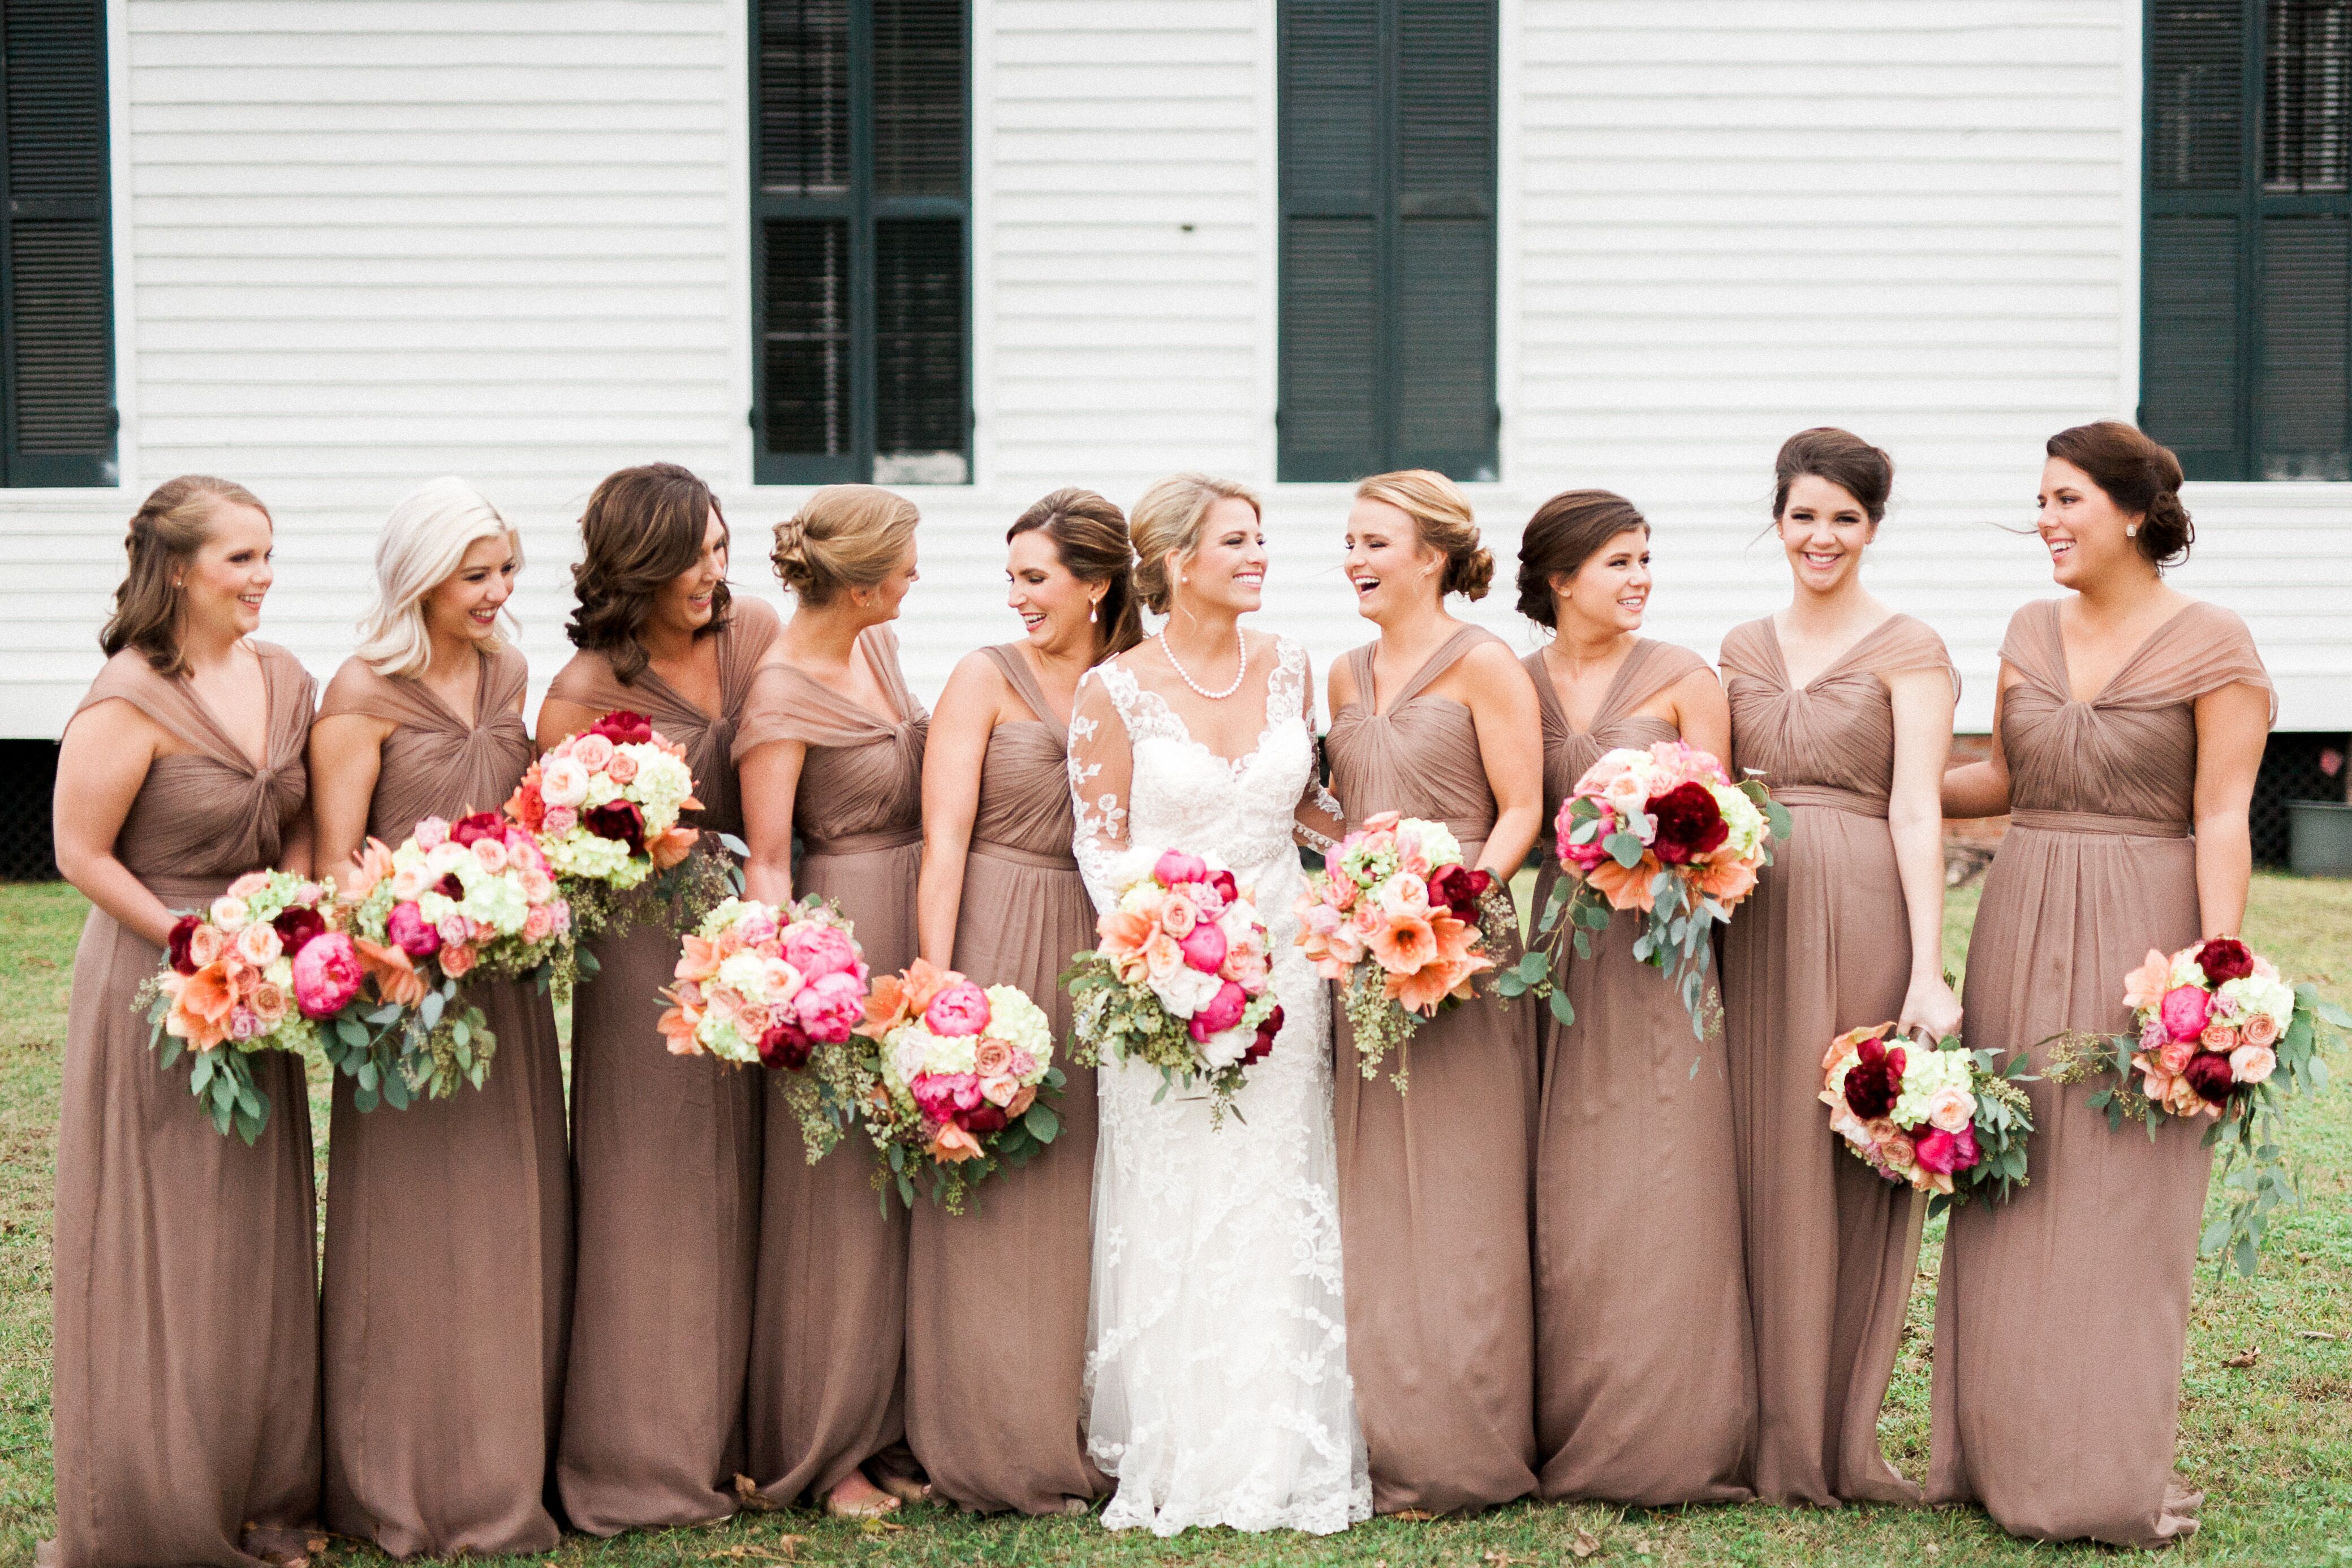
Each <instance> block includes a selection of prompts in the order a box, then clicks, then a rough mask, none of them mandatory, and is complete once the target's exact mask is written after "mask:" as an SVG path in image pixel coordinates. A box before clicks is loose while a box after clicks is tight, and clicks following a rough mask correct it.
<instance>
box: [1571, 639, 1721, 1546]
mask: <svg viewBox="0 0 2352 1568" xmlns="http://www.w3.org/2000/svg"><path fill="white" fill-rule="evenodd" d="M1527 667H1528V674H1529V675H1531V676H1533V677H1534V678H1535V683H1536V694H1537V696H1538V698H1540V699H1541V700H1542V702H1543V731H1544V837H1543V840H1542V854H1543V867H1542V869H1541V871H1540V872H1539V873H1538V876H1537V879H1536V896H1535V909H1536V912H1537V914H1538V916H1540V915H1541V913H1542V911H1543V908H1544V904H1545V901H1546V900H1549V898H1550V897H1551V890H1552V888H1553V886H1554V885H1555V884H1556V883H1558V881H1559V855H1558V851H1557V849H1556V848H1555V847H1554V842H1553V837H1552V832H1551V824H1552V823H1553V822H1554V821H1555V820H1556V819H1557V818H1558V816H1559V803H1560V801H1561V799H1562V798H1563V797H1565V796H1566V795H1568V793H1569V792H1570V790H1571V789H1573V788H1575V786H1576V781H1577V780H1578V779H1580V778H1582V777H1583V776H1584V773H1585V772H1586V770H1587V769H1589V768H1591V766H1592V764H1593V763H1597V762H1599V761H1600V760H1601V753H1602V752H1608V751H1612V750H1614V749H1615V748H1617V747H1620V746H1640V747H1647V746H1649V745H1651V744H1652V743H1654V742H1658V741H1672V740H1675V739H1678V738H1679V737H1678V735H1677V733H1676V731H1675V727H1674V724H1673V723H1672V721H1668V720H1665V719H1661V718H1657V717H1654V716H1652V715H1649V714H1644V713H1642V712H1640V711H1638V710H1639V709H1640V708H1641V707H1642V705H1643V703H1645V702H1648V701H1649V700H1651V699H1652V698H1654V697H1655V696H1657V694H1658V693H1659V692H1661V691H1664V689H1666V688H1668V687H1670V686H1672V685H1674V684H1675V682H1677V681H1679V680H1681V679H1683V678H1684V677H1685V676H1688V675H1690V674H1692V673H1694V672H1696V671H1702V670H1705V669H1706V660H1705V659H1703V658H1699V656H1698V655H1696V654H1695V653H1693V652H1691V651H1690V650H1689V649H1688V648H1683V647H1675V645H1673V644H1672V643H1663V642H1652V641H1650V640H1648V639H1646V638H1644V639H1643V640H1641V641H1639V642H1636V643H1635V644H1634V645H1633V651H1632V652H1630V653H1629V654H1627V655H1626V657H1625V662H1624V663H1623V664H1622V665H1620V666H1619V667H1618V670H1617V674H1616V677H1615V679H1613V680H1612V682H1611V683H1610V686H1609V689H1608V691H1607V692H1606V693H1605V694H1604V695H1603V696H1602V698H1601V706H1600V708H1599V709H1598V710H1595V711H1594V713H1593V715H1592V727H1591V729H1590V730H1581V731H1580V730H1577V729H1575V728H1574V727H1573V726H1571V725H1570V722H1569V719H1568V713H1567V710H1565V709H1563V708H1562V707H1561V706H1560V702H1559V691H1558V689H1556V688H1555V687H1554V686H1553V685H1552V679H1551V672H1550V670H1549V669H1548V668H1545V665H1544V657H1543V655H1542V653H1541V652H1539V651H1538V652H1536V653H1531V654H1529V655H1528V658H1527ZM1743 918H1745V914H1744V913H1743V914H1741V915H1738V916H1735V917H1734V919H1735V921H1736V920H1738V919H1743ZM1640 929H1641V928H1640V926H1639V924H1638V923H1637V922H1636V921H1634V919H1633V917H1632V916H1630V915H1619V916H1617V917H1616V918H1615V919H1613V920H1612V921H1610V923H1609V929H1608V930H1607V931H1601V932H1598V933H1596V934H1595V935H1594V937H1593V941H1592V956H1591V958H1578V957H1576V956H1575V949H1574V948H1573V947H1568V948H1566V949H1565V951H1566V952H1567V953H1568V956H1567V958H1566V959H1565V960H1564V961H1563V962H1562V963H1561V965H1560V967H1559V975H1558V979H1559V984H1560V986H1561V988H1562V989H1563V990H1564V991H1566V993H1567V994H1568V998H1569V1000H1570V1002H1572V1003H1573V1004H1575V1006H1576V1022H1575V1023H1574V1024H1572V1025H1570V1026H1567V1027H1565V1028H1563V1027H1561V1026H1560V1025H1559V1023H1557V1022H1556V1021H1554V1019H1553V1018H1552V1016H1551V1013H1550V1010H1549V1008H1548V1007H1547V1008H1544V1009H1543V1010H1542V1011H1541V1012H1540V1013H1539V1015H1538V1018H1539V1023H1538V1026H1539V1027H1540V1028H1541V1029H1542V1031H1543V1102H1542V1115H1541V1119H1540V1121H1539V1122H1538V1130H1537V1134H1536V1264H1535V1269H1536V1438H1537V1444H1538V1450H1539V1451H1540V1453H1541V1455H1542V1471H1541V1478H1540V1479H1541V1481H1542V1489H1543V1495H1544V1496H1545V1497H1547V1498H1550V1499H1564V1498H1599V1499H1604V1500H1608V1501H1611V1502H1626V1503H1638V1504H1641V1505H1643V1506H1644V1507H1651V1508H1655V1507H1663V1506H1666V1505H1670V1504H1675V1503H1685V1502H1735V1501H1738V1500H1743V1499H1745V1498H1746V1497H1747V1496H1748V1488H1747V1487H1746V1486H1745V1485H1744V1484H1742V1481H1741V1479H1740V1478H1741V1475H1742V1473H1743V1471H1744V1469H1745V1468H1746V1463H1747V1455H1748V1429H1749V1426H1750V1425H1751V1423H1752V1422H1753V1420H1754V1417H1755V1409H1756V1403H1755V1379H1756V1355H1755V1342H1754V1339H1753V1330H1752V1328H1751V1327H1750V1325H1749V1322H1748V1276H1747V1267H1746V1262H1745V1260H1744V1258H1742V1256H1741V1250H1740V1229H1739V1187H1738V1173H1737V1170H1736V1162H1735V1160H1734V1158H1733V1141H1732V1131H1731V1128H1732V1121H1731V1079H1730V1076H1729V1073H1728V1072H1727V1069H1726V1068H1725V1065H1724V1043H1723V1039H1722V1037H1721V1035H1720V1033H1718V1034H1717V1037H1715V1038H1713V1039H1710V1040H1706V1041H1705V1042H1702V1041H1700V1040H1699V1039H1698V1038H1697V1037H1696V1035H1695V1034H1694V1032H1693V1031H1692V1028H1691V1021H1690V1015H1689V1014H1688V1013H1686V1012H1685V1011H1684V1010H1683V1005H1682V999H1681V998H1680V997H1679V996H1678V995H1676V994H1675V986H1674V984H1673V983H1672V982H1671V981H1670V980H1669V979H1668V978H1667V977H1666V976H1665V975H1663V974H1661V973H1658V972H1657V971H1656V970H1654V969H1652V968H1651V967H1650V966H1649V965H1647V964H1645V963H1642V962H1641V961H1640V960H1638V959H1636V958H1635V957H1634V956H1633V939H1634V937H1635V936H1636V935H1638V934H1639V931H1640ZM1708 990H1709V991H1710V992H1712V991H1713V990H1714V987H1713V985H1711V984H1710V986H1709V987H1708ZM1661 1242H1663V1243H1664V1245H1659V1244H1660V1243H1661Z"/></svg>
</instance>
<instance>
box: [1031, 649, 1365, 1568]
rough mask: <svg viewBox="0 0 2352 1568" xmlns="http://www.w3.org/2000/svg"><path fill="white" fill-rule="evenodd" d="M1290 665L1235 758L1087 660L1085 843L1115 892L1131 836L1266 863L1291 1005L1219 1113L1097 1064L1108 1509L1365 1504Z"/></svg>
mask: <svg viewBox="0 0 2352 1568" xmlns="http://www.w3.org/2000/svg"><path fill="white" fill-rule="evenodd" d="M1273 665H1274V668H1272V670H1271V671H1270V672H1269V674H1268V676H1267V678H1266V680H1267V685H1266V699H1265V730H1264V731H1263V732H1261V733H1260V735H1259V736H1258V742H1257V745H1256V748H1255V750H1253V751H1252V752H1250V753H1249V754H1248V755H1247V756H1245V757H1243V758H1241V759H1239V760H1238V761H1228V760H1226V759H1225V758H1223V757H1220V756H1218V755H1217V754H1216V753H1215V752H1212V751H1210V750H1209V749H1208V747H1206V746H1204V745H1202V743H1201V742H1197V741H1195V740H1193V739H1192V735H1191V734H1190V733H1189V732H1188V731H1187V730H1186V729H1185V727H1184V723H1183V721H1182V720H1181V719H1180V718H1179V717H1178V716H1177V714H1176V712H1175V711H1174V710H1173V709H1171V707H1170V706H1169V705H1168V703H1167V702H1166V701H1165V700H1162V699H1161V698H1160V696H1159V695H1158V694H1157V693H1154V692H1150V691H1147V690H1143V689H1139V687H1138V685H1137V683H1136V680H1135V678H1134V677H1133V676H1132V675H1130V674H1129V673H1128V672H1127V671H1126V670H1124V669H1121V668H1118V667H1116V666H1108V665H1107V666H1104V667H1102V668H1098V669H1097V670H1095V671H1093V672H1091V673H1089V674H1088V675H1087V678H1086V679H1085V681H1084V682H1083V683H1082V684H1081V686H1080V688H1079V691H1078V700H1077V711H1076V714H1075V715H1074V717H1073V720H1072V722H1071V725H1070V745H1071V761H1070V773H1071V786H1072V791H1073V794H1074V795H1075V796H1076V801H1077V810H1078V860H1079V865H1080V867H1081V868H1082V869H1084V870H1085V871H1086V872H1087V885H1088V888H1089V889H1090V890H1091V891H1092V892H1093V894H1094V897H1095V900H1096V903H1097V907H1100V906H1103V905H1105V904H1106V903H1107V902H1108V897H1109V894H1108V882H1107V878H1108V873H1109V871H1110V869H1111V868H1112V867H1113V866H1114V865H1115V864H1116V863H1117V858H1118V857H1120V856H1123V855H1129V854H1137V853H1139V852H1141V851H1145V850H1149V851H1150V852H1152V853H1155V854H1156V853H1157V851H1159V850H1161V849H1168V848H1181V849H1185V850H1189V851H1192V852H1193V853H1196V854H1197V853H1204V852H1205V853H1208V854H1213V855H1217V856H1222V857H1223V858H1224V859H1225V861H1226V862H1227V863H1228V864H1229V865H1231V866H1232V867H1233V868H1234V875H1235V876H1236V877H1237V878H1238V879H1241V880H1242V881H1244V882H1250V881H1255V884H1256V901H1257V906H1258V910H1259V912H1260V914H1261V916H1262V917H1263V918H1264V919H1265V922H1266V926H1267V929H1268V932H1269V934H1270V936H1271V938H1272V946H1273V975H1274V984H1275V990H1276V994H1277V995H1278V996H1279V998H1280V999H1281V1002H1282V1007H1283V1016H1284V1021H1283V1027H1282V1032H1281V1034H1280V1035H1279V1036H1278V1037H1276V1041H1275V1046H1274V1050H1273V1053H1272V1054H1271V1055H1270V1056H1268V1057H1266V1058H1265V1059H1264V1060H1262V1061H1260V1062H1258V1063H1257V1064H1256V1065H1255V1067H1253V1068H1250V1071H1249V1081H1248V1082H1247V1083H1246V1084H1245V1085H1244V1088H1243V1089H1242V1090H1241V1092H1240V1094H1239V1095H1238V1096H1237V1097H1236V1099H1235V1100H1234V1111H1235V1112H1237V1113H1238V1114H1234V1113H1228V1114H1227V1116H1226V1117H1225V1119H1224V1121H1223V1125H1222V1126H1218V1127H1212V1125H1211V1124H1210V1119H1209V1106H1208V1102H1207V1100H1206V1098H1205V1096H1188V1095H1182V1094H1180V1093H1177V1092H1170V1093H1168V1094H1167V1095H1166V1096H1165V1098H1161V1097H1160V1094H1161V1081H1160V1074H1159V1072H1158V1070H1157V1069H1155V1068H1150V1067H1145V1066H1142V1065H1139V1064H1138V1065H1133V1066H1128V1067H1123V1068H1119V1067H1112V1066H1110V1065H1108V1064H1106V1065H1105V1066H1104V1068H1102V1071H1101V1073H1100V1075H1099V1083H1100V1086H1101V1089H1100V1093H1101V1107H1102V1126H1101V1132H1100V1136H1099V1142H1097V1152H1096V1156H1095V1195H1094V1289H1093V1301H1092V1307H1091V1312H1090V1321H1089V1331H1088V1348H1087V1390H1088V1394H1087V1397H1088V1425H1087V1452H1088V1453H1089V1454H1090V1455H1091V1456H1092V1458H1094V1460H1095V1462H1096V1463H1097V1465H1099V1466H1100V1467H1101V1468H1102V1469H1103V1470H1104V1472H1105V1473H1106V1474H1108V1475H1111V1476H1114V1477H1116V1478H1117V1479H1118V1492H1117V1494H1116V1495H1115V1496H1114V1497H1113V1498H1112V1499H1111V1500H1110V1502H1109V1504H1108V1507H1106V1508H1105V1510H1104V1511H1103V1522H1104V1523H1105V1524H1106V1525H1108V1526H1109V1527H1110V1528H1112V1529H1115V1530H1117V1529H1127V1528H1132V1527H1135V1526H1145V1527H1148V1528H1150V1530H1151V1531H1153V1532H1155V1533H1156V1534H1160V1535H1173V1534H1175V1533H1176V1532H1177V1531H1181V1530H1184V1529H1186V1528H1188V1527H1190V1526H1193V1525H1214V1524H1224V1525H1231V1526H1233V1527H1234V1528H1235V1529H1238V1530H1272V1529H1277V1528H1289V1529H1295V1530H1303V1531H1315V1532H1318V1533H1328V1532H1329V1531H1339V1530H1344V1529H1346V1528H1347V1527H1348V1526H1349V1524H1351V1523H1354V1522H1355V1521H1358V1520H1361V1519H1366V1518H1369V1517H1370V1514H1371V1484H1370V1479H1368V1476H1367V1473H1366V1469H1365V1462H1364V1438H1363V1431H1362V1428H1361V1426H1360V1425H1359V1423H1358V1421H1357V1418H1356V1401H1355V1392H1354V1385H1353V1384H1351V1382H1350V1381H1349V1375H1348V1345H1347V1315H1346V1313H1345V1311H1344V1310H1343V1309H1342V1307H1341V1304H1340V1280H1339V1188H1338V1157H1337V1154H1336V1152H1335V1150H1334V1146H1333V1141H1332V1131H1331V1022H1330V1013H1329V1007H1328V1002H1327V998H1326V994H1325V990H1324V986H1323V983H1322V982H1321V981H1320V980H1319V979H1318V977H1317V976H1316V974H1315V972H1314V970H1313V968H1312V967H1311V966H1310V965H1309V964H1308V963H1307V961H1306V959H1305V956H1304V955H1303V954H1302V953H1300V952H1299V951H1298V949H1297V945H1296V937H1297V916H1296V915H1295V914H1294V913H1293V912H1292V911H1293V907H1294V905H1295V903H1296V901H1297V897H1298V894H1299V893H1300V892H1301V891H1302V890H1303V889H1304V885H1305V884H1304V879H1303V878H1302V876H1301V874H1300V871H1299V866H1298V854H1297V849H1296V847H1294V841H1293V837H1292V836H1293V833H1294V831H1296V830H1297V817H1298V816H1299V815H1300V813H1301V811H1302V800H1305V801H1306V802H1307V805H1306V806H1305V807H1304V808H1303V809H1304V810H1305V811H1306V812H1307V814H1308V815H1313V814H1314V813H1315V812H1316V810H1317V807H1316V806H1315V805H1314V803H1315V802H1316V801H1318V799H1319V800H1320V801H1323V802H1328V799H1329V797H1328V795H1322V794H1321V792H1320V789H1319V786H1318V784H1316V781H1315V765H1314V742H1313V739H1312V736H1311V733H1310V731H1309V730H1308V727H1307V719H1306V714H1307V706H1308V696H1307V658H1306V654H1305V652H1304V650H1303V649H1301V648H1300V647H1298V646H1297V644H1295V643H1291V642H1289V641H1286V640H1284V641H1280V642H1278V643H1277V644H1276V656H1275V658H1274V661H1273ZM1242 700H1248V699H1247V697H1246V696H1244V698H1243V699H1242ZM1331 826H1334V827H1335V829H1336V827H1337V826H1338V823H1337V820H1336V817H1335V818H1334V819H1333V820H1332V823H1331ZM1155 1100H1156V1101H1157V1103H1155Z"/></svg>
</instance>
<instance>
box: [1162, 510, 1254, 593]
mask: <svg viewBox="0 0 2352 1568" xmlns="http://www.w3.org/2000/svg"><path fill="white" fill-rule="evenodd" d="M1174 565H1175V576H1176V595H1177V597H1178V598H1180V599H1189V600H1191V601H1192V604H1194V605H1197V606H1199V607H1201V608H1202V609H1209V608H1215V609H1220V610H1223V611H1225V612H1226V613H1227V614H1229V615H1236V616H1245V615H1247V614H1249V613H1250V612H1251V611H1252V610H1255V609H1256V608H1257V607H1258V605H1260V604H1262V603H1263V602H1264V601H1265V525H1264V524H1263V523H1261V522H1260V521H1258V515H1257V508H1255V507H1254V506H1252V505H1250V503H1249V502H1247V501H1245V500H1238V499H1236V498H1234V497H1233V496H1223V497H1220V498H1219V499H1218V500H1217V501H1216V503H1215V504H1214V505H1213V506H1212V507H1210V508H1209V513H1208V515H1207V516H1206V517H1204V518H1202V520H1201V542H1199V543H1198V544H1196V545H1194V546H1193V548H1192V554H1191V555H1189V556H1180V557H1179V558H1178V559H1177V560H1176V562H1175V563H1174Z"/></svg>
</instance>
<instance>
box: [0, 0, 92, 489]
mask: <svg viewBox="0 0 2352 1568" xmlns="http://www.w3.org/2000/svg"><path fill="white" fill-rule="evenodd" d="M0 63H4V64H5V68H0V99H5V102H0V125H5V136H6V156H5V160H0V162H5V175H0V177H5V181H6V188H5V219H6V222H5V237H0V298H4V299H5V301H6V310H5V326H0V332H5V344H0V362H5V415H6V417H5V426H6V432H5V437H6V450H5V468H6V480H7V483H9V484H10V485H12V486H33V485H110V484H113V483H115V482H116V479H117V473H118V470H117V466H116V462H115V425H116V420H115V413H114V298H113V294H114V290H113V266H112V243H111V235H112V225H111V223H110V213H109V201H108V163H107V123H106V120H107V116H106V104H107V92H106V7H105V5H104V4H103V0H5V4H0Z"/></svg>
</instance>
